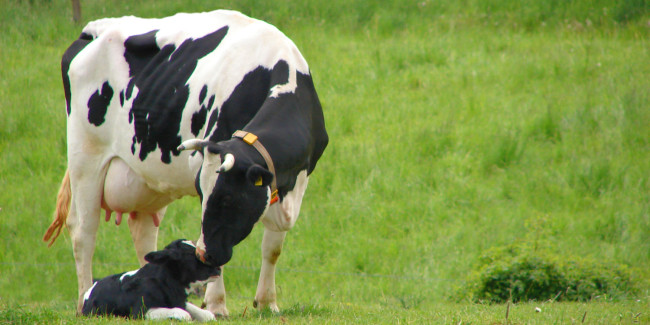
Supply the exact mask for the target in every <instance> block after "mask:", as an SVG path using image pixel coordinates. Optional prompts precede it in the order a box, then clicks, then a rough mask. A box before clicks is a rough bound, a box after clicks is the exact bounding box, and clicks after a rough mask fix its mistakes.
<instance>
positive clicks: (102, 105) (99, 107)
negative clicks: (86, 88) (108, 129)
mask: <svg viewBox="0 0 650 325" xmlns="http://www.w3.org/2000/svg"><path fill="white" fill-rule="evenodd" d="M112 98H113V88H112V87H111V85H110V84H108V81H106V82H104V84H103V85H102V89H101V92H100V90H99V89H98V90H97V91H96V92H95V93H93V94H92V95H91V96H90V99H89V100H88V122H90V123H92V124H93V125H95V126H100V125H102V124H103V123H104V118H105V117H106V111H107V110H108V105H109V104H110V103H111V99H112Z"/></svg>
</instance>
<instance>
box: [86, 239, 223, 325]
mask: <svg viewBox="0 0 650 325" xmlns="http://www.w3.org/2000/svg"><path fill="white" fill-rule="evenodd" d="M195 250H196V247H195V246H194V244H192V242H190V241H187V240H184V239H178V240H175V241H173V242H172V243H170V244H169V245H167V246H166V247H165V249H163V250H161V251H155V252H151V253H149V254H147V255H145V257H144V259H145V260H146V261H147V262H149V263H147V264H145V265H144V266H143V267H142V268H140V269H138V270H135V271H130V272H124V273H119V274H114V275H111V276H107V277H105V278H103V279H101V280H99V281H97V282H95V283H94V284H93V286H92V287H90V289H88V291H86V293H84V301H83V308H82V310H81V312H82V313H83V314H84V315H113V316H121V317H130V318H146V319H167V318H174V319H179V320H186V321H190V320H196V321H202V322H205V321H210V320H214V319H215V318H214V315H213V314H212V313H211V312H209V311H207V310H203V309H201V308H199V307H197V306H195V305H193V304H192V303H189V302H187V296H188V295H189V292H190V290H192V289H193V288H194V287H197V286H201V285H204V284H205V283H208V282H210V281H214V280H216V277H217V276H218V275H219V274H220V273H221V272H220V270H219V267H218V266H209V265H207V264H204V263H202V262H201V261H199V259H198V258H197V257H196V256H195Z"/></svg>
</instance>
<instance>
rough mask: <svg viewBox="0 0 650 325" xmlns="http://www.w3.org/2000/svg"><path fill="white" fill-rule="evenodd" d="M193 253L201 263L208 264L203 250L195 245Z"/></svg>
mask: <svg viewBox="0 0 650 325" xmlns="http://www.w3.org/2000/svg"><path fill="white" fill-rule="evenodd" d="M194 254H196V258H198V259H199V261H201V262H202V263H203V264H207V265H210V263H209V262H208V260H207V256H206V254H205V251H204V250H202V249H201V248H198V247H197V248H196V250H195V251H194Z"/></svg>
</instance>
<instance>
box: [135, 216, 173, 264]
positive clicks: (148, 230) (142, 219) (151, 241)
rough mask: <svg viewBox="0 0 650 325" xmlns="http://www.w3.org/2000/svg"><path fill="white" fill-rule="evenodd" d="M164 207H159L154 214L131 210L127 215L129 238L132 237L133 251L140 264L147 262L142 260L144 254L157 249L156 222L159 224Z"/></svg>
mask: <svg viewBox="0 0 650 325" xmlns="http://www.w3.org/2000/svg"><path fill="white" fill-rule="evenodd" d="M166 209H167V208H162V209H160V210H159V211H158V212H157V213H156V214H155V216H152V215H151V214H149V213H141V212H137V213H135V212H132V213H131V214H130V216H129V221H128V222H129V230H130V231H131V239H133V245H134V246H135V253H136V255H137V256H138V261H139V262H140V266H144V265H145V264H146V263H147V261H145V260H144V256H145V255H147V254H148V253H150V252H153V251H155V250H157V249H156V243H157V242H158V226H157V225H156V224H160V221H162V219H163V217H164V215H165V210H166ZM154 218H157V220H154Z"/></svg>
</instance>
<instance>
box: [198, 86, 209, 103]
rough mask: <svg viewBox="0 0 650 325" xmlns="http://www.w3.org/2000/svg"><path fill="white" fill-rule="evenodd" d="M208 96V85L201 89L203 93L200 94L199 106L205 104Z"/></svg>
mask: <svg viewBox="0 0 650 325" xmlns="http://www.w3.org/2000/svg"><path fill="white" fill-rule="evenodd" d="M207 95H208V85H204V86H203V88H201V93H200V94H199V104H203V101H204V100H205V96H207Z"/></svg>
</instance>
